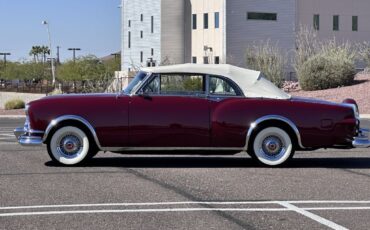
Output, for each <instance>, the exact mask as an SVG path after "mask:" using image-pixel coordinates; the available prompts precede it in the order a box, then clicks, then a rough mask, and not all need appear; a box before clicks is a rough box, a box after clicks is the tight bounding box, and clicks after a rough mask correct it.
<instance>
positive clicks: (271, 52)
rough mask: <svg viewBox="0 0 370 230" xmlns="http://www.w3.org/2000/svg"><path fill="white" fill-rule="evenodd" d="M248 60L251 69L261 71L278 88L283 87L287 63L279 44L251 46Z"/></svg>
mask: <svg viewBox="0 0 370 230" xmlns="http://www.w3.org/2000/svg"><path fill="white" fill-rule="evenodd" d="M246 59H247V66H248V67H249V68H251V69H255V70H258V71H261V72H262V73H263V74H264V75H265V76H266V78H267V79H269V80H270V81H271V82H272V83H274V84H275V85H276V86H278V87H282V86H283V83H284V65H285V61H284V57H283V56H282V55H281V52H280V50H279V48H278V46H277V44H275V45H273V44H271V43H270V42H269V41H267V42H261V43H259V44H254V45H251V46H249V47H248V48H247V52H246Z"/></svg>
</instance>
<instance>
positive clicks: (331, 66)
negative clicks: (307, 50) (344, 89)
mask: <svg viewBox="0 0 370 230" xmlns="http://www.w3.org/2000/svg"><path fill="white" fill-rule="evenodd" d="M354 76H355V66H354V63H353V60H351V59H348V58H345V57H343V56H334V55H330V54H329V53H322V54H317V55H315V56H313V57H311V58H309V59H308V60H307V61H306V62H304V63H303V65H302V66H301V67H300V73H299V83H300V86H301V88H302V89H303V90H321V89H328V88H336V87H340V86H345V85H350V84H352V82H353V80H354Z"/></svg>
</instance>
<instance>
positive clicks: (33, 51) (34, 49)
mask: <svg viewBox="0 0 370 230" xmlns="http://www.w3.org/2000/svg"><path fill="white" fill-rule="evenodd" d="M40 54H42V50H41V46H32V49H31V51H30V52H29V55H30V56H33V60H34V62H39V61H40V59H39V55H40Z"/></svg>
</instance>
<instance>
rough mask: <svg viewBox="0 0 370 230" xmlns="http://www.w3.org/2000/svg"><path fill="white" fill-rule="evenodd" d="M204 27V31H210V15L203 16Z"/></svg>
mask: <svg viewBox="0 0 370 230" xmlns="http://www.w3.org/2000/svg"><path fill="white" fill-rule="evenodd" d="M203 27H204V29H208V14H204V15H203Z"/></svg>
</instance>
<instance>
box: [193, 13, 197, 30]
mask: <svg viewBox="0 0 370 230" xmlns="http://www.w3.org/2000/svg"><path fill="white" fill-rule="evenodd" d="M192 23H193V30H196V29H197V15H196V14H193V22H192Z"/></svg>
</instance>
